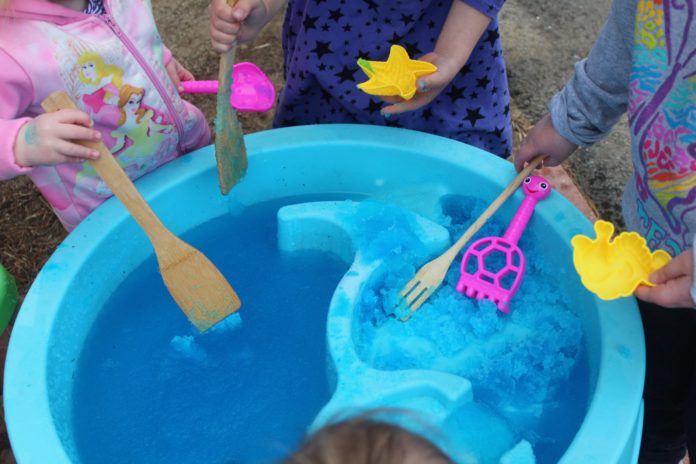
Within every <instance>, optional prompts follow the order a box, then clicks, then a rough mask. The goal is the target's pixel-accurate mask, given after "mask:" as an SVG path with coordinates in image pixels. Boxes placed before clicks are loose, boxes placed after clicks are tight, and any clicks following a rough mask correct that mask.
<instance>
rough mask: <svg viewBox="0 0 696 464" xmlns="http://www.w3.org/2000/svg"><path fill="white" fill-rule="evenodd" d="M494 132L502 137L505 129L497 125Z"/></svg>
mask: <svg viewBox="0 0 696 464" xmlns="http://www.w3.org/2000/svg"><path fill="white" fill-rule="evenodd" d="M493 134H494V135H495V136H496V137H498V138H501V137H502V136H503V129H502V128H501V127H496V128H495V130H494V131H493Z"/></svg>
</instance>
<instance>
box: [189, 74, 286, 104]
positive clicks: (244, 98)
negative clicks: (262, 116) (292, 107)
mask: <svg viewBox="0 0 696 464" xmlns="http://www.w3.org/2000/svg"><path fill="white" fill-rule="evenodd" d="M181 85H182V86H183V87H184V92H187V93H217V91H218V81H184V82H182V83H181ZM275 98H276V93H275V88H274V87H273V82H271V80H270V79H269V78H268V76H266V74H264V72H263V71H261V69H259V67H258V66H256V65H255V64H254V63H249V62H242V63H237V64H235V65H234V66H233V67H232V93H231V95H230V105H232V107H233V108H234V109H236V110H237V111H241V112H250V111H258V112H264V111H268V110H270V109H271V108H272V107H273V104H274V103H275Z"/></svg>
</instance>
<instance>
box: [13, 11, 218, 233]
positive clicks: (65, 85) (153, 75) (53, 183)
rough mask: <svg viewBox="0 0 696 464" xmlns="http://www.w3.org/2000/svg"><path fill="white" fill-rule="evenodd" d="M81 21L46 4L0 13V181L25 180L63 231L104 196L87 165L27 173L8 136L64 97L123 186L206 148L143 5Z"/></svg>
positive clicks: (202, 124)
mask: <svg viewBox="0 0 696 464" xmlns="http://www.w3.org/2000/svg"><path fill="white" fill-rule="evenodd" d="M104 6H105V8H106V14H105V15H87V14H84V13H80V12H76V11H73V10H70V9H67V8H65V7H62V6H60V5H57V4H53V3H50V2H48V1H45V0H14V2H12V3H11V5H10V7H9V8H7V9H6V10H0V180H4V179H10V178H12V177H15V176H17V175H20V174H26V175H28V176H29V177H30V178H31V179H32V181H33V182H34V183H35V184H36V186H37V187H38V188H39V190H40V191H41V193H42V194H43V196H44V197H45V198H46V199H47V200H48V202H49V203H50V204H51V206H52V207H53V210H54V211H55V213H56V214H57V215H58V217H59V218H60V220H61V221H62V223H63V225H64V226H65V227H66V229H68V230H72V229H73V228H74V227H75V226H76V225H77V224H78V223H79V222H80V221H81V220H82V219H84V218H85V217H86V216H87V215H88V214H89V213H90V211H92V210H93V209H94V208H95V207H97V206H98V205H99V204H100V203H102V202H103V201H104V200H106V199H107V198H108V197H109V196H111V191H110V190H109V189H108V188H107V187H106V186H105V185H104V182H103V181H102V180H101V179H100V178H99V177H98V176H97V174H96V173H95V172H94V170H93V169H92V168H91V167H90V165H89V164H88V163H86V162H83V163H69V164H61V165H57V166H35V167H31V168H27V167H24V166H19V165H18V164H17V163H16V162H15V158H14V151H13V146H14V142H15V139H16V138H17V133H18V131H19V129H20V128H21V127H22V125H23V124H26V122H27V121H28V120H29V118H32V117H35V116H37V115H39V114H41V113H43V110H42V108H41V101H42V100H43V99H44V98H46V97H47V96H48V95H50V94H51V93H53V92H55V91H56V90H65V91H66V92H67V93H68V94H69V95H71V96H72V97H73V100H74V101H75V102H76V103H77V105H78V106H79V107H80V108H81V109H82V110H84V111H86V112H87V113H88V114H89V115H90V116H91V117H92V119H93V121H94V123H95V126H94V127H95V128H96V129H97V130H99V131H100V132H101V134H102V136H103V138H102V140H103V141H104V143H105V144H106V146H107V147H109V149H110V150H111V151H112V153H114V155H115V157H116V159H117V160H118V162H119V164H120V165H121V166H122V167H123V168H124V170H125V171H126V173H127V174H128V175H129V176H130V177H131V179H137V178H138V177H140V176H142V175H144V174H146V173H148V172H149V171H152V170H153V169H155V168H157V167H158V166H160V165H162V164H164V163H166V162H168V161H170V160H172V159H174V158H176V157H177V156H180V155H182V154H184V153H186V152H188V151H191V150H193V149H196V148H199V147H201V146H204V145H206V144H207V143H208V142H209V140H210V130H209V128H208V125H207V123H206V121H205V118H204V117H203V115H202V113H201V112H200V111H199V110H198V109H197V108H196V107H194V106H193V105H191V104H189V103H188V102H185V101H183V100H182V99H181V98H179V95H178V92H177V91H176V89H175V87H174V85H173V84H172V82H171V80H170V79H169V77H168V75H167V72H166V69H165V64H166V63H168V61H169V60H170V59H171V54H170V53H169V51H168V50H167V49H166V47H165V46H164V45H163V44H162V40H161V38H160V36H159V33H158V32H157V28H156V26H155V21H154V18H153V15H152V9H151V6H150V2H149V0H104Z"/></svg>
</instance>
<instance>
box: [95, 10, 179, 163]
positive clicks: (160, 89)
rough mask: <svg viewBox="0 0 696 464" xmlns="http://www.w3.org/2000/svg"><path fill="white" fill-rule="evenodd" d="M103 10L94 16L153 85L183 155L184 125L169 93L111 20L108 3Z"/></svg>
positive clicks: (131, 43)
mask: <svg viewBox="0 0 696 464" xmlns="http://www.w3.org/2000/svg"><path fill="white" fill-rule="evenodd" d="M104 10H105V11H106V14H105V15H95V16H97V17H99V18H101V19H102V20H103V21H104V22H105V23H106V25H107V26H109V28H110V29H111V30H112V31H113V32H114V34H116V36H117V37H118V38H119V39H120V40H121V42H122V43H123V44H124V45H125V46H126V48H127V49H128V51H130V52H131V54H132V55H133V56H134V57H135V60H136V61H137V62H138V64H139V65H140V67H141V68H143V70H144V71H145V73H146V74H147V76H148V77H149V78H150V81H151V82H153V83H154V84H155V88H156V89H157V92H159V94H160V96H161V97H162V100H163V101H164V104H165V106H166V107H167V110H168V111H169V113H170V114H171V115H172V118H173V119H174V125H175V126H176V130H177V132H178V134H179V140H178V142H177V145H176V146H177V150H179V154H181V153H184V150H183V140H184V124H183V123H182V121H181V119H180V118H179V113H177V112H176V109H175V108H174V103H173V102H172V99H171V97H170V96H169V93H168V92H167V90H166V89H165V88H164V86H163V85H162V83H161V82H160V80H159V77H158V76H157V75H155V73H154V72H153V71H152V69H151V68H150V65H149V64H148V63H147V62H146V61H145V59H144V58H143V56H142V55H141V54H140V52H139V51H138V49H137V48H136V46H135V45H133V42H131V40H130V39H129V38H128V36H127V35H126V34H125V33H124V32H123V31H122V30H121V28H120V27H119V25H118V24H117V23H116V21H115V20H114V19H113V17H112V16H111V9H110V8H109V5H108V2H104Z"/></svg>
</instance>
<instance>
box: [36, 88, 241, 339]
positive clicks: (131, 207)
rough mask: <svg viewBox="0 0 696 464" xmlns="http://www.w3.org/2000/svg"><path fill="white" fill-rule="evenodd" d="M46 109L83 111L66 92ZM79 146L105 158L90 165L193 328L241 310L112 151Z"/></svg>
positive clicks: (212, 268)
mask: <svg viewBox="0 0 696 464" xmlns="http://www.w3.org/2000/svg"><path fill="white" fill-rule="evenodd" d="M41 106H42V107H43V109H44V110H46V111H48V112H54V111H59V110H61V109H69V108H73V109H77V106H76V105H75V103H73V101H72V100H71V99H70V97H69V96H68V95H67V94H66V93H65V92H62V91H60V92H55V93H53V94H51V95H49V96H48V97H47V98H46V99H45V100H44V101H43V102H42V103H41ZM228 106H229V104H228ZM75 142H76V143H79V144H80V145H83V146H85V147H88V148H92V149H95V150H98V151H99V153H100V156H99V158H97V159H96V160H88V162H89V163H90V165H91V166H92V167H93V168H94V170H95V171H96V172H97V174H99V176H100V177H101V178H102V179H104V182H105V183H106V185H107V186H108V187H109V188H110V189H111V191H112V192H113V193H114V195H116V197H117V198H118V199H119V200H121V203H123V205H124V206H125V207H126V208H127V209H128V211H129V212H130V213H131V215H132V216H133V218H134V219H135V220H136V221H137V223H138V224H140V227H142V228H143V230H144V231H145V233H146V234H147V236H148V238H149V239H150V241H151V242H152V246H153V247H154V249H155V255H156V256H157V262H158V263H159V267H160V273H161V274H162V279H163V280H164V283H165V285H166V286H167V288H168V289H169V293H171V295H172V297H173V298H174V301H176V302H177V304H178V305H179V306H180V307H181V309H182V310H183V311H184V313H185V314H186V316H188V318H189V319H190V320H191V322H192V323H193V325H195V326H196V328H197V329H198V330H199V331H201V332H203V331H205V330H207V329H209V328H210V327H212V326H213V325H214V324H215V323H217V322H219V321H221V320H222V319H224V318H225V317H227V316H228V315H230V314H232V313H234V312H235V311H237V310H238V309H239V307H240V306H241V302H240V301H239V297H238V296H237V294H236V293H235V291H234V289H233V288H232V287H231V286H230V284H229V283H228V282H227V280H226V279H225V277H224V276H223V275H222V274H221V273H220V271H219V270H218V269H217V268H216V267H215V265H214V264H213V263H211V262H210V260H209V259H208V258H206V257H205V256H204V255H203V253H201V252H200V251H198V250H196V249H195V248H193V247H192V246H191V245H189V244H187V243H186V242H184V241H183V240H181V239H179V238H178V237H176V236H175V235H174V234H172V233H171V232H170V231H169V229H167V228H166V227H165V226H164V225H163V224H162V222H160V220H159V218H158V217H157V216H156V215H155V213H154V212H153V211H152V209H151V208H150V206H149V205H148V204H147V203H146V202H145V200H144V199H143V197H142V196H141V195H140V193H139V192H138V190H137V189H136V188H135V185H133V182H132V181H131V179H130V178H129V177H128V176H127V175H126V173H125V172H124V171H123V169H122V168H121V166H120V165H119V164H118V162H117V161H116V160H115V159H114V157H113V155H112V154H111V152H110V151H109V149H108V148H106V146H105V145H104V144H103V143H102V142H91V141H78V140H76V141H75Z"/></svg>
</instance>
